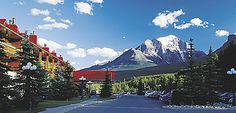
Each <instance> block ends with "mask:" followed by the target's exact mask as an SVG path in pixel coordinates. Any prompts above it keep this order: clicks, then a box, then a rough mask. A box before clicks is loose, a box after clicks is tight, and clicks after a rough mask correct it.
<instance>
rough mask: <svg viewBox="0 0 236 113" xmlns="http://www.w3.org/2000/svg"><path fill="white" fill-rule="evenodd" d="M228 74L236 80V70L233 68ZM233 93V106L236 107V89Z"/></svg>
mask: <svg viewBox="0 0 236 113" xmlns="http://www.w3.org/2000/svg"><path fill="white" fill-rule="evenodd" d="M227 74H228V75H230V76H232V77H233V79H235V76H234V75H236V71H235V69H234V68H231V69H230V70H229V71H227ZM233 82H235V81H233ZM232 92H233V101H232V106H235V105H236V103H235V89H234V88H233V89H232Z"/></svg>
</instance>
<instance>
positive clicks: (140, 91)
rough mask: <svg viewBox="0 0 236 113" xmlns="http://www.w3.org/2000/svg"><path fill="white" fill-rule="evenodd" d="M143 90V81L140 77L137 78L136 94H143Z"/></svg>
mask: <svg viewBox="0 0 236 113" xmlns="http://www.w3.org/2000/svg"><path fill="white" fill-rule="evenodd" d="M143 90H144V88H143V82H142V80H141V79H139V82H138V92H137V94H138V95H143Z"/></svg>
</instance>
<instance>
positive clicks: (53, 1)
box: [37, 0, 64, 5]
mask: <svg viewBox="0 0 236 113" xmlns="http://www.w3.org/2000/svg"><path fill="white" fill-rule="evenodd" d="M37 2H38V3H41V4H42V3H47V4H51V5H57V4H64V0H37Z"/></svg>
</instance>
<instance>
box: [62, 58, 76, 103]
mask: <svg viewBox="0 0 236 113" xmlns="http://www.w3.org/2000/svg"><path fill="white" fill-rule="evenodd" d="M73 70H74V68H73V67H72V66H71V65H70V64H69V62H68V61H67V62H66V63H65V70H64V73H63V76H64V79H65V90H64V94H65V96H66V99H67V100H69V99H70V98H72V97H75V96H77V95H78V87H77V86H76V84H75V83H74V82H73V80H72V72H73Z"/></svg>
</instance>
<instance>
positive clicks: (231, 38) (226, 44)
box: [215, 34, 236, 54]
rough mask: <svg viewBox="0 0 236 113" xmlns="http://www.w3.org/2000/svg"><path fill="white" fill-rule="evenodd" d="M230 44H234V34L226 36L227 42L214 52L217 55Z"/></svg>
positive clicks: (235, 41)
mask: <svg viewBox="0 0 236 113" xmlns="http://www.w3.org/2000/svg"><path fill="white" fill-rule="evenodd" d="M230 42H233V43H234V44H236V35H235V34H231V35H229V36H228V40H227V41H226V42H225V43H224V44H223V46H221V47H220V48H219V49H217V50H216V51H215V52H216V53H217V54H219V53H220V52H221V51H224V50H225V49H226V48H228V47H229V44H230Z"/></svg>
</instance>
